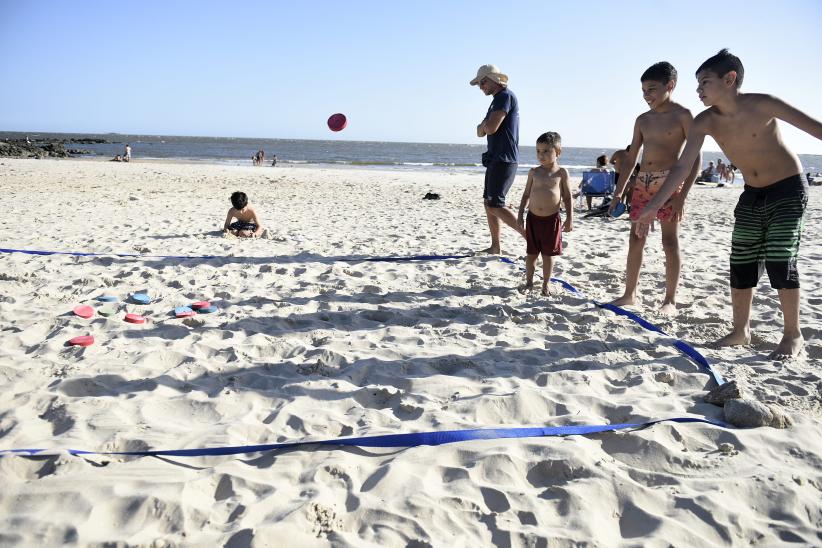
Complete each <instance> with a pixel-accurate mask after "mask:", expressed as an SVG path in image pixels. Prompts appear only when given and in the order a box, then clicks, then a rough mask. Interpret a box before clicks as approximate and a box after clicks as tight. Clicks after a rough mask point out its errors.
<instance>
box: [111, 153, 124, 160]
mask: <svg viewBox="0 0 822 548" xmlns="http://www.w3.org/2000/svg"><path fill="white" fill-rule="evenodd" d="M122 161H123V158H122V157H121V156H120V155H119V154H118V155H117V156H115V157H114V158H112V159H111V160H109V162H122Z"/></svg>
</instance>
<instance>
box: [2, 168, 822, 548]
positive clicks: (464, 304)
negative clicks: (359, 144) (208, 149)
mask: <svg viewBox="0 0 822 548" xmlns="http://www.w3.org/2000/svg"><path fill="white" fill-rule="evenodd" d="M524 184H525V177H518V178H517V181H516V183H515V185H514V188H513V189H512V190H511V192H510V194H509V202H510V203H512V204H515V205H517V204H518V203H519V199H520V196H521V194H522V190H523V187H524ZM573 186H574V187H575V186H576V184H575V183H574V184H573ZM234 190H243V191H245V192H246V193H248V195H249V197H250V200H251V203H252V205H254V206H255V208H256V209H257V211H258V213H259V214H260V216H261V218H262V220H263V222H264V223H265V224H266V226H267V227H268V229H269V234H268V237H267V238H264V239H256V240H240V239H236V238H223V237H221V236H220V234H219V228H220V227H221V225H222V222H223V219H224V217H225V214H226V211H227V209H228V208H229V207H230V204H229V199H228V198H229V195H230V193H231V192H232V191H234ZM0 191H1V192H2V194H3V196H4V200H3V204H4V215H3V217H2V220H0V247H3V248H14V249H28V250H50V251H76V252H95V253H103V254H104V253H114V254H116V253H122V254H126V253H137V254H142V255H145V256H152V255H186V256H200V255H214V256H217V258H214V259H178V258H156V257H154V258H152V257H116V256H113V255H109V256H85V257H84V256H71V255H51V256H38V255H27V254H20V253H0V341H2V343H1V344H0V450H4V449H15V448H45V449H48V450H49V454H47V455H44V456H38V457H23V456H8V455H7V456H2V457H0V485H1V486H2V487H0V545H3V546H7V545H11V546H51V545H59V544H64V543H65V544H69V545H83V546H88V545H103V544H118V545H127V546H145V545H152V546H176V545H192V546H222V545H225V546H233V547H238V546H315V545H316V546H324V545H335V546H358V547H359V546H414V547H417V546H449V545H450V546H455V547H458V546H485V545H492V544H493V545H497V546H571V545H578V544H587V545H594V546H669V545H673V546H724V545H748V544H756V545H760V546H774V545H783V544H788V543H800V544H805V545H818V544H820V543H822V533H820V531H822V505H820V500H822V370H820V365H822V282H820V280H822V189H821V188H819V187H812V188H811V195H810V196H811V199H810V204H809V208H808V217H807V221H806V228H805V232H804V235H803V242H802V247H801V252H800V262H799V268H800V273H801V282H802V287H803V293H802V305H801V314H802V326H803V334H804V336H805V338H806V340H807V344H806V348H807V355H806V356H803V357H801V358H799V359H796V360H791V361H786V362H773V361H769V360H767V359H766V356H767V354H768V352H769V351H770V350H771V349H772V348H773V346H774V345H775V344H776V342H778V340H779V338H780V336H781V329H782V319H781V313H780V310H779V305H778V298H777V294H776V291H775V290H772V289H771V288H770V287H769V285H768V283H767V277H766V276H763V280H762V282H761V284H760V289H759V291H758V293H757V294H756V296H755V298H754V308H753V315H752V329H753V342H752V345H751V346H749V347H742V348H732V349H723V350H716V349H712V348H709V347H708V346H707V344H708V343H709V342H710V341H713V340H715V339H716V338H718V337H719V336H721V335H724V334H725V333H727V332H728V330H729V328H730V325H731V323H730V317H731V307H730V292H729V287H728V266H727V265H728V253H729V247H730V235H731V228H732V225H733V217H732V212H733V207H734V205H735V203H736V200H737V198H738V195H739V193H740V191H741V187H740V185H736V187H733V188H716V187H713V186H711V187H708V186H697V187H695V188H694V189H693V191H692V192H691V195H690V196H689V201H688V206H687V208H688V209H687V217H686V219H685V222H684V224H683V226H682V237H681V246H682V250H683V272H682V280H681V286H680V291H679V315H678V316H677V317H675V318H665V317H660V316H658V315H657V314H656V310H657V308H658V307H659V304H660V303H661V300H662V296H663V293H664V260H663V252H662V247H661V245H660V242H659V232H656V233H655V234H652V235H651V237H650V238H649V245H648V248H647V250H646V254H645V266H644V268H643V272H642V277H641V279H640V288H641V292H642V294H643V296H644V301H643V303H642V304H641V305H639V306H637V307H635V308H634V309H633V310H634V311H636V312H637V313H638V314H640V315H641V316H642V317H644V318H646V319H648V320H649V321H652V322H653V323H655V324H656V325H658V326H659V327H660V328H661V329H663V330H664V331H665V332H667V333H670V334H671V335H673V336H675V337H676V338H680V339H683V340H685V341H687V342H689V343H690V344H692V345H693V346H694V347H696V348H697V349H698V350H699V351H700V352H702V354H704V355H705V356H706V357H707V359H708V360H709V361H710V362H711V363H712V364H714V366H715V367H716V369H717V370H718V371H719V372H720V373H721V374H722V375H724V376H725V377H727V378H730V379H735V380H737V381H738V382H740V383H742V384H743V385H744V386H745V387H746V388H747V390H749V393H750V394H751V395H752V396H753V397H755V398H756V399H757V400H759V401H761V402H769V403H774V404H777V405H779V406H781V407H782V408H784V409H785V410H786V411H787V412H788V413H789V414H790V416H791V418H792V419H793V426H791V427H790V428H787V429H776V428H769V427H763V428H755V429H730V428H728V429H726V428H720V427H715V426H710V425H707V424H700V423H694V424H674V423H663V424H658V425H655V426H653V427H651V428H647V429H643V430H638V431H622V432H613V433H602V434H594V435H587V436H569V437H543V438H522V439H499V440H484V441H469V442H464V443H455V444H449V445H442V446H435V447H432V446H420V447H412V448H407V449H370V448H336V447H317V446H310V447H308V448H305V449H298V450H289V451H272V452H265V453H255V454H251V455H240V456H219V457H195V458H183V457H162V458H151V457H149V458H137V457H120V456H104V455H87V456H73V455H70V454H68V453H66V452H65V450H67V449H83V450H89V451H130V450H143V449H182V448H195V447H218V446H236V445H247V444H265V443H275V442H284V441H301V440H323V439H329V438H335V437H350V436H373V435H380V434H394V433H410V432H427V431H434V430H456V429H468V428H495V427H518V426H562V425H584V424H612V423H623V422H644V421H648V420H653V419H663V418H669V417H701V418H709V419H718V420H722V417H723V410H722V408H721V407H717V406H714V405H711V404H708V403H705V402H703V401H702V397H703V395H704V394H705V392H706V391H707V390H709V389H710V388H712V387H713V383H712V382H711V381H710V379H709V377H708V375H706V374H705V372H704V371H701V370H700V369H699V367H698V366H697V365H696V364H695V363H694V362H693V361H691V360H689V359H688V358H686V357H685V356H683V354H682V353H680V352H679V351H678V350H677V349H676V348H674V347H673V346H672V344H671V342H672V339H671V338H668V337H663V336H660V335H658V334H655V333H652V332H650V331H647V330H644V329H642V328H641V327H640V326H638V325H637V324H636V323H633V322H631V321H630V320H629V319H627V318H625V317H620V316H617V315H615V314H613V313H612V312H609V311H605V310H601V309H598V308H596V307H595V306H594V305H592V304H591V302H590V301H589V299H596V300H611V299H614V298H616V297H618V296H619V295H620V294H621V292H622V289H623V274H624V270H625V257H626V252H627V238H628V226H629V223H628V222H627V221H626V220H625V219H619V220H616V221H613V222H607V221H605V220H602V219H598V218H594V219H582V218H581V215H579V214H580V213H582V212H581V211H578V212H577V214H578V216H577V219H576V222H575V228H574V231H573V232H572V233H570V234H569V235H567V238H566V242H567V244H568V247H567V249H566V252H565V254H564V255H563V256H562V257H560V258H558V260H557V261H556V267H555V272H554V275H555V276H556V277H559V278H562V279H564V280H566V281H568V282H570V283H571V284H573V285H574V286H576V287H577V288H579V290H580V291H581V292H582V295H579V294H573V293H571V292H569V291H567V290H565V289H563V288H562V287H561V286H560V285H556V284H555V286H554V287H553V290H554V292H555V295H553V296H548V297H542V296H540V295H539V293H538V292H537V293H531V294H524V295H523V294H520V293H519V292H517V291H516V290H515V288H516V286H517V285H518V284H519V283H521V281H522V274H521V272H520V270H519V269H518V268H517V267H516V266H512V265H510V264H507V263H505V262H502V261H500V260H499V259H498V258H497V257H495V256H474V257H470V258H466V259H451V260H441V261H427V262H413V263H402V262H366V261H361V260H356V259H362V258H366V257H371V256H387V255H391V256H393V255H398V256H408V255H419V254H426V255H427V254H441V255H451V254H469V253H471V252H472V251H474V250H478V249H482V248H484V247H487V245H488V240H487V225H486V220H485V217H484V214H483V211H482V203H481V194H482V176H481V175H471V174H467V173H450V172H446V171H441V172H435V171H401V170H396V171H379V170H374V169H324V168H319V167H310V168H279V167H278V168H253V167H232V166H216V165H202V164H198V165H190V164H173V163H159V162H152V163H148V162H132V163H130V164H120V163H110V162H102V161H99V162H98V161H81V160H65V161H62V160H11V159H2V160H1V161H0ZM426 192H436V193H439V194H440V195H441V197H442V199H441V200H438V201H425V200H422V197H423V195H424V194H425V193H426ZM503 234H504V237H503V247H504V249H506V250H508V251H509V252H510V255H509V256H510V257H511V258H512V259H515V260H517V261H518V265H522V264H523V262H522V256H523V255H524V252H525V244H524V242H522V241H520V240H519V239H518V236H517V235H516V234H515V233H514V232H513V231H510V230H504V232H503ZM538 271H539V270H538ZM136 292H146V293H147V294H148V295H149V296H150V297H151V302H150V303H149V304H146V305H138V304H131V303H129V302H127V299H128V297H129V296H130V295H132V294H133V293H136ZM102 294H110V295H114V296H117V297H118V298H119V299H120V301H119V302H118V303H117V304H116V305H115V306H116V308H117V309H116V312H115V313H114V314H112V315H110V316H108V317H104V316H102V315H100V314H99V313H96V314H95V315H94V316H93V317H92V318H89V319H83V318H80V317H77V316H75V315H74V314H73V313H72V310H73V308H74V307H75V306H77V305H80V304H87V305H90V306H92V307H93V308H95V311H96V312H97V311H98V310H97V309H99V308H100V307H101V306H102V303H100V302H98V301H96V300H95V299H96V297H98V296H99V295H102ZM200 300H205V301H209V302H211V303H212V304H214V305H216V307H217V308H218V310H217V311H216V312H214V313H212V314H200V315H196V316H193V317H191V318H187V319H177V318H175V317H174V316H173V314H171V312H172V311H173V309H174V308H175V307H178V306H182V305H186V304H189V303H191V302H194V301H200ZM126 313H137V314H140V315H142V316H144V317H145V318H146V322H145V323H144V324H131V323H126V322H124V321H123V316H124V315H125V314H126ZM79 335H92V336H93V337H94V339H95V343H94V344H93V345H91V346H89V347H85V348H83V347H76V346H67V345H66V342H67V341H68V340H69V339H71V338H73V337H76V336H79Z"/></svg>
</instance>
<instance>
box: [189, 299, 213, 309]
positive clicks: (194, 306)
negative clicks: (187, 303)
mask: <svg viewBox="0 0 822 548" xmlns="http://www.w3.org/2000/svg"><path fill="white" fill-rule="evenodd" d="M209 306H211V303H210V302H208V301H197V302H196V303H191V308H192V309H193V310H200V309H201V308H208V307H209Z"/></svg>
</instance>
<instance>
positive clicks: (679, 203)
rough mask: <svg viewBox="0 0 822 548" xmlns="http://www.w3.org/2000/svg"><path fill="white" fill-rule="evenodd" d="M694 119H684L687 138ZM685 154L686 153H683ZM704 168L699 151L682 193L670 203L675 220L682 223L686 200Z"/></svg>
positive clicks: (683, 127)
mask: <svg viewBox="0 0 822 548" xmlns="http://www.w3.org/2000/svg"><path fill="white" fill-rule="evenodd" d="M693 122H694V119H693V118H692V117H691V114H690V113H688V115H687V116H686V117H685V118H684V119H683V124H682V129H684V130H685V135H686V136H687V135H688V133H690V131H691V126H692V125H693ZM683 152H684V151H683ZM701 168H702V151H701V150H700V151H699V154H697V155H696V160H694V165H693V167H692V168H691V172H690V173H688V175H687V176H686V177H685V184H683V185H682V191H680V192H679V194H677V195H676V196H675V197H674V198H671V199H670V200H669V202H668V205H670V206H671V210H672V213H673V216H674V220H676V221H681V220H682V215H683V213H684V211H685V198H687V197H688V193H689V192H690V191H691V187H692V186H694V182H695V181H696V178H697V176H698V175H699V172H700V170H701Z"/></svg>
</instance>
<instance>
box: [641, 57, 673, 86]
mask: <svg viewBox="0 0 822 548" xmlns="http://www.w3.org/2000/svg"><path fill="white" fill-rule="evenodd" d="M648 80H653V81H654V82H660V83H662V84H667V83H668V82H676V69H675V68H674V66H673V65H672V64H671V63H669V62H668V61H660V62H659V63H654V64H653V65H651V66H650V67H648V69H647V70H646V71H645V72H643V73H642V77H641V78H640V79H639V81H640V82H647V81H648Z"/></svg>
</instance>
